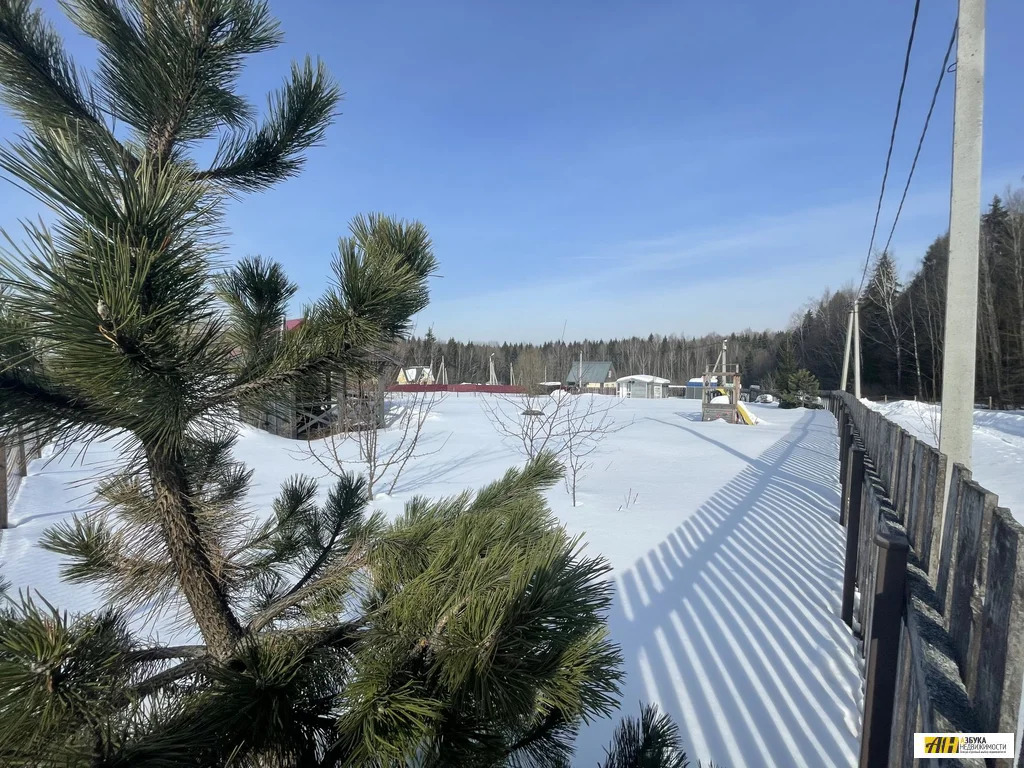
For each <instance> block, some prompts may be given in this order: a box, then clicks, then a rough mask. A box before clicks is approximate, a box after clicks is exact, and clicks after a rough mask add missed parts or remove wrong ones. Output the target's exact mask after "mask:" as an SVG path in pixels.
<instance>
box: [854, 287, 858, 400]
mask: <svg viewBox="0 0 1024 768" xmlns="http://www.w3.org/2000/svg"><path fill="white" fill-rule="evenodd" d="M858 301H860V299H858ZM853 396H854V397H856V398H857V399H858V400H860V305H859V304H854V305H853Z"/></svg>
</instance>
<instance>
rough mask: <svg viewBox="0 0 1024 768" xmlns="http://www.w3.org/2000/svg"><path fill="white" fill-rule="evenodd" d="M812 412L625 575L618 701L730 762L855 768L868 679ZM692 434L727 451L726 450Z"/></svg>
mask: <svg viewBox="0 0 1024 768" xmlns="http://www.w3.org/2000/svg"><path fill="white" fill-rule="evenodd" d="M830 422H831V420H830V419H822V418H821V417H820V416H816V415H815V414H813V413H808V414H807V415H805V416H804V417H803V418H802V419H801V420H800V421H799V422H798V423H797V424H796V425H795V426H794V428H793V429H792V430H791V431H790V432H789V433H788V434H787V435H786V436H785V437H784V438H782V439H781V440H779V441H778V442H776V443H775V444H774V445H772V446H771V447H770V448H769V449H768V450H767V451H766V452H764V453H763V454H762V455H761V456H759V457H756V458H753V459H751V458H750V457H747V456H745V455H743V454H740V453H738V452H735V451H733V452H734V453H736V455H738V456H741V457H742V458H743V459H744V460H746V461H748V463H749V466H748V467H747V468H746V469H744V470H743V471H742V472H741V473H740V474H739V475H737V476H736V477H735V478H733V480H732V481H730V482H729V483H728V484H727V485H726V486H724V487H723V488H722V489H720V490H719V491H718V492H717V493H716V494H715V495H714V496H713V497H712V498H711V499H709V500H708V501H707V502H706V503H704V504H703V505H702V506H701V507H700V508H699V509H698V510H697V512H696V513H695V514H693V515H692V516H691V517H689V518H688V519H687V520H686V521H685V522H684V523H683V524H682V525H680V526H679V527H678V528H677V529H676V530H675V531H674V532H673V533H672V534H671V535H670V536H668V537H667V538H666V540H665V541H663V542H662V543H661V544H660V545H659V546H658V547H656V548H655V549H652V550H651V551H650V552H648V554H647V555H646V556H645V557H644V558H642V559H641V560H639V561H638V562H637V563H636V564H635V565H634V566H633V567H632V568H630V569H629V570H628V571H625V572H622V573H620V574H618V575H617V577H616V600H615V605H614V606H613V608H612V611H611V617H610V625H611V630H612V634H613V637H614V638H615V640H616V641H617V642H619V643H620V644H621V645H622V648H623V653H624V657H625V671H626V674H627V678H626V682H625V689H624V691H623V701H624V702H626V703H629V702H634V701H639V700H653V701H657V702H658V703H659V704H660V705H661V706H662V707H663V708H664V709H665V710H666V711H667V712H668V713H670V714H671V715H672V716H673V718H674V719H675V720H676V721H677V722H678V724H679V726H680V730H681V733H682V737H683V740H684V743H685V744H686V745H687V748H688V751H689V752H690V754H691V756H692V757H694V758H696V757H701V758H705V759H706V758H713V759H714V760H715V761H717V762H719V763H721V764H724V765H727V766H777V765H787V766H794V767H796V766H808V768H811V767H814V768H818V767H819V766H832V765H838V766H847V765H850V764H852V763H853V762H854V760H855V756H856V751H857V739H858V732H859V726H860V722H859V721H860V717H859V706H860V701H861V676H860V672H859V669H858V666H857V662H856V660H855V652H854V650H855V647H854V641H853V639H852V637H851V636H850V633H849V631H848V630H847V629H846V628H845V627H844V626H843V625H842V623H841V621H840V619H839V598H840V590H841V585H842V557H843V541H844V537H843V529H842V528H841V526H840V525H839V522H838V502H839V492H838V472H837V471H836V469H835V467H836V465H837V440H836V435H835V430H834V427H833V426H832V424H831V423H830ZM676 426H678V427H679V428H680V429H683V430H685V431H687V432H692V433H693V434H695V435H698V436H699V437H701V438H703V439H706V440H708V441H709V442H712V443H714V444H715V445H716V446H717V447H719V448H723V449H725V450H729V451H732V449H731V448H730V447H728V446H725V445H723V444H721V443H718V442H717V441H715V440H713V439H711V438H709V437H707V436H706V435H703V434H701V433H699V432H696V431H694V430H691V429H689V428H688V427H685V426H683V425H676Z"/></svg>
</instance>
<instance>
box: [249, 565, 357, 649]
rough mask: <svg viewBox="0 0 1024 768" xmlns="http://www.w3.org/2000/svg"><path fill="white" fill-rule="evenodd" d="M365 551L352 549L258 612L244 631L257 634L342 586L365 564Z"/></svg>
mask: <svg viewBox="0 0 1024 768" xmlns="http://www.w3.org/2000/svg"><path fill="white" fill-rule="evenodd" d="M365 555H366V551H365V549H364V548H361V547H353V548H352V549H350V550H349V551H348V552H347V553H346V554H345V556H344V557H343V558H342V559H341V560H340V561H339V562H338V563H336V564H334V565H332V566H331V568H330V569H328V570H327V572H325V573H324V574H323V575H322V576H320V577H319V578H317V579H314V580H313V581H308V582H306V583H305V584H303V585H302V587H300V588H296V589H291V590H289V591H288V593H286V594H285V595H284V596H283V597H281V598H280V599H279V600H277V601H275V602H274V603H273V604H272V605H270V606H268V607H267V608H265V609H263V610H262V611H260V612H259V613H258V614H256V615H255V616H254V617H253V618H252V619H250V620H249V624H248V625H247V627H246V630H247V631H248V632H250V633H255V632H259V631H260V630H261V629H263V628H264V627H266V626H267V625H268V624H270V623H272V622H273V621H274V619H276V618H277V617H278V616H280V615H281V614H282V613H284V612H285V611H287V610H288V609H289V608H293V607H295V606H297V605H299V604H300V603H302V602H303V601H304V600H307V599H309V598H310V597H312V596H314V595H316V594H317V593H318V592H321V591H323V590H326V589H336V588H337V587H338V586H339V585H341V584H343V583H344V582H345V581H346V580H347V579H348V578H349V577H350V576H351V575H352V574H353V573H355V572H356V571H357V570H358V569H359V568H361V567H363V565H364V564H365Z"/></svg>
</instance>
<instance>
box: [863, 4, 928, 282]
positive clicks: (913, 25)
mask: <svg viewBox="0 0 1024 768" xmlns="http://www.w3.org/2000/svg"><path fill="white" fill-rule="evenodd" d="M920 11H921V0H915V1H914V18H913V20H912V21H911V22H910V36H909V37H908V38H907V53H906V56H905V57H904V59H903V76H902V77H901V78H900V90H899V94H898V95H897V96H896V114H895V115H894V116H893V120H892V132H891V133H890V134H889V151H888V152H886V155H885V171H884V172H883V173H882V188H881V189H880V190H879V192H878V205H877V206H876V207H875V223H874V225H873V226H872V227H871V242H870V243H868V253H867V256H866V257H865V259H864V271H863V273H862V274H861V277H860V287H859V288H858V289H857V298H860V294H861V292H862V291H863V290H864V281H865V280H866V279H867V276H868V268H869V267H870V266H871V251H872V250H873V249H874V247H875V235H876V234H877V233H878V219H879V217H880V216H881V214H882V199H883V198H884V197H885V183H886V181H887V180H888V178H889V165H890V163H891V162H892V149H893V146H894V145H895V144H896V127H897V126H898V125H899V122H900V109H901V108H902V107H903V91H904V89H905V88H906V87H907V72H909V71H910V52H911V50H912V49H913V47H914V33H915V32H916V31H917V17H918V14H919V13H920Z"/></svg>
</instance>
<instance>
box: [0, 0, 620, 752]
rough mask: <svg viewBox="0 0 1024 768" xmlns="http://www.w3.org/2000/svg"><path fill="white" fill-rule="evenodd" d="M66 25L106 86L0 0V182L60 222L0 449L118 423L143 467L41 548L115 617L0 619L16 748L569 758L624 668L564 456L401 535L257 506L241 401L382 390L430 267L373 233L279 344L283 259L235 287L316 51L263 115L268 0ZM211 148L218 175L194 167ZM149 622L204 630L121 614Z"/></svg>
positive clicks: (13, 322) (46, 239)
mask: <svg viewBox="0 0 1024 768" xmlns="http://www.w3.org/2000/svg"><path fill="white" fill-rule="evenodd" d="M63 7H64V8H65V10H66V11H67V12H68V14H69V16H70V18H71V20H72V21H73V22H74V23H75V24H76V25H77V26H78V27H79V29H81V30H82V31H83V32H84V33H85V34H86V35H88V36H90V37H92V38H93V39H94V40H95V42H96V43H97V46H98V51H99V58H98V64H97V69H96V72H95V73H94V74H93V75H92V76H85V75H83V74H81V70H80V69H79V68H78V67H76V66H75V65H74V64H73V62H72V61H71V60H70V59H69V58H68V56H67V54H66V53H65V51H64V48H63V45H62V42H61V40H60V39H59V38H58V36H57V35H56V34H55V33H54V32H53V30H52V28H51V27H50V26H49V25H48V24H47V23H46V22H45V21H44V20H43V18H42V17H41V15H40V14H39V13H38V12H36V11H34V10H33V9H32V7H31V5H30V4H29V2H28V1H27V0H0V98H2V100H3V103H4V104H5V105H6V106H7V107H8V108H9V109H10V110H11V111H12V112H13V113H14V114H15V115H16V116H17V117H18V118H20V120H21V121H22V123H23V126H24V134H23V136H22V137H21V138H20V139H18V140H17V141H16V142H15V143H14V144H12V145H10V146H8V147H6V148H5V149H3V150H0V168H2V169H3V171H4V172H5V173H6V175H7V176H8V177H9V178H10V179H12V180H14V181H15V183H18V184H20V185H21V186H22V187H24V188H25V189H27V190H29V191H30V192H31V193H32V194H34V195H35V196H36V197H37V198H38V199H39V200H40V201H42V202H44V203H45V204H47V205H48V206H49V207H50V208H51V209H52V210H53V212H54V214H55V217H56V223H55V224H54V225H53V226H52V228H46V227H43V226H42V225H30V226H28V227H27V228H26V229H25V232H24V235H23V243H22V244H20V245H17V246H15V245H12V246H11V247H10V248H9V249H8V251H6V252H4V253H2V254H0V286H2V287H3V288H4V289H5V290H6V296H5V300H4V302H3V308H2V311H0V439H3V438H5V437H7V434H8V433H9V432H12V431H13V430H15V429H19V428H20V429H28V430H34V431H36V432H38V433H39V434H40V435H41V436H42V437H43V438H44V439H50V440H56V441H58V442H59V443H60V444H61V445H67V444H69V443H71V442H72V441H84V442H86V443H88V442H89V441H92V440H96V439H98V438H101V437H111V436H112V437H114V438H116V439H119V440H120V441H121V447H122V449H123V453H124V454H125V456H126V457H127V461H126V469H125V470H124V471H121V472H118V473H116V474H113V475H111V476H109V477H107V478H105V479H104V480H103V481H102V482H101V483H100V484H99V487H98V489H97V490H98V495H99V498H100V499H101V501H102V503H103V506H102V508H101V509H100V511H99V512H97V513H94V514H88V515H81V516H77V517H74V518H73V519H72V520H71V521H70V522H68V523H65V524H62V525H58V526H56V527H55V528H53V529H51V530H50V531H49V533H48V534H47V536H46V538H45V541H44V544H45V546H46V547H48V548H49V549H51V550H53V551H55V552H59V553H61V554H62V555H64V556H65V558H66V561H65V566H64V568H63V571H62V573H63V576H64V578H65V579H67V580H68V581H71V582H76V583H77V582H81V583H88V584H91V585H93V586H94V587H97V588H99V589H102V590H103V591H104V593H105V595H106V597H107V599H108V604H109V606H108V608H107V609H105V610H104V611H102V612H100V613H97V614H69V613H66V612H62V611H60V610H59V609H58V608H55V607H51V606H50V605H49V604H47V603H45V602H43V601H42V600H41V599H34V598H33V599H30V598H29V597H27V596H21V597H20V598H16V599H15V602H14V604H13V606H11V607H9V608H7V609H6V610H4V611H3V612H2V614H0V762H2V763H3V764H4V765H12V766H19V765H22V766H27V765H32V766H37V765H61V766H86V765H88V766H119V765H125V766H127V765H131V766H182V765H193V766H213V765H218V766H220V765H237V766H261V767H263V766H300V765H301V766H314V765H319V766H335V765H345V766H359V765H373V766H380V765H387V764H390V765H397V764H401V765H408V764H417V765H421V766H455V765H488V766H491V765H502V764H509V765H512V764H514V765H564V764H565V762H566V759H567V755H568V754H569V751H570V750H571V739H572V736H573V734H574V732H575V730H576V728H577V727H578V725H579V724H580V723H581V722H583V721H585V720H587V719H588V718H591V717H594V716H597V715H601V714H606V713H608V712H609V711H610V709H611V708H612V706H613V703H614V695H615V692H616V687H617V679H618V662H619V657H618V651H617V649H616V648H615V647H614V646H613V645H612V644H611V643H610V642H609V640H608V638H607V632H606V629H605V627H604V623H603V615H604V612H605V611H606V609H607V607H608V604H609V600H610V585H609V582H608V581H607V580H606V579H605V578H604V577H605V575H606V573H607V566H606V565H605V564H604V563H603V561H601V560H599V559H595V558H588V557H584V556H583V554H582V553H581V545H580V541H579V540H578V539H571V538H569V537H568V535H567V534H566V533H565V531H564V529H563V528H562V527H561V526H560V525H558V524H557V522H556V521H555V520H554V519H553V517H552V515H551V513H550V511H549V510H548V509H547V507H546V506H545V503H544V501H543V497H542V495H541V494H542V491H543V490H544V489H545V488H547V487H549V486H551V485H552V484H554V483H555V482H557V480H558V478H559V475H560V469H559V467H558V466H557V465H556V464H555V462H554V461H553V460H552V459H550V457H545V456H541V457H539V458H538V459H537V460H535V461H533V462H531V463H530V464H529V465H527V466H526V467H525V468H523V469H521V470H515V471H510V472H509V473H508V474H507V475H506V476H505V477H504V478H502V479H501V480H499V481H497V482H495V483H493V484H492V485H490V486H488V487H486V488H484V489H483V490H481V491H480V492H479V493H478V494H476V495H475V496H474V495H471V494H468V493H467V494H463V495H461V496H458V497H455V498H451V499H445V500H441V501H436V502H429V501H427V500H424V499H417V500H414V501H412V502H411V503H410V504H409V505H408V507H407V509H406V511H405V514H404V515H403V516H402V517H401V518H399V519H398V520H396V521H394V522H392V523H390V524H388V523H386V522H385V521H384V520H383V519H382V518H381V517H380V516H379V515H375V514H369V513H368V512H367V504H368V499H367V492H366V485H365V482H364V481H363V480H362V479H361V478H358V477H354V476H348V477H346V478H344V479H342V480H341V481H340V482H338V483H337V485H335V486H334V487H332V488H330V489H328V492H327V493H326V495H325V497H322V495H321V494H320V491H319V489H318V488H317V486H316V483H315V482H313V481H312V480H310V479H308V478H302V477H296V478H293V479H292V480H290V481H289V482H288V483H287V484H286V486H285V487H284V488H283V489H282V491H281V494H280V496H279V498H278V499H277V501H276V502H275V503H274V505H273V509H272V510H268V512H269V514H262V515H261V514H257V515H255V516H254V515H253V513H252V511H251V510H249V509H247V508H246V506H245V499H246V497H245V491H246V487H247V484H248V481H249V479H250V477H251V471H250V470H247V469H246V468H245V467H244V466H242V465H240V464H239V463H237V462H236V461H235V460H234V459H233V457H232V446H233V443H234V440H235V428H234V423H235V422H234V420H233V416H234V414H235V413H237V411H238V409H240V408H261V407H264V406H266V404H267V403H268V402H273V401H275V399H277V398H279V397H280V396H281V395H282V393H283V392H284V391H286V390H287V389H288V388H290V387H292V386H294V385H296V384H297V383H301V382H308V381H310V380H316V379H317V378H322V377H326V376H329V375H331V374H334V373H343V374H346V375H348V376H350V378H356V377H360V376H368V375H372V374H373V372H374V371H376V370H378V366H379V364H380V362H381V360H382V359H385V358H386V357H387V350H388V349H389V348H390V346H391V345H392V344H393V343H394V342H395V341H396V340H397V339H400V338H402V337H404V336H406V335H407V334H408V331H409V329H410V318H411V317H412V316H413V315H414V314H415V313H416V312H417V311H419V310H420V309H422V308H423V307H424V306H425V305H426V302H427V278H428V277H429V275H430V274H431V273H432V272H433V271H434V269H435V261H434V256H433V252H432V248H431V245H430V241H429V238H428V236H427V233H426V231H425V229H424V228H423V227H422V225H420V224H418V223H405V222H400V221H395V220H392V219H389V218H387V217H383V216H367V217H359V218H357V219H356V220H355V221H354V222H353V223H352V226H351V234H350V236H347V237H344V238H342V240H341V241H340V243H339V249H338V254H337V257H336V259H335V262H334V265H333V268H334V273H335V274H334V277H335V280H334V285H333V286H332V288H331V289H330V290H329V291H328V292H327V293H326V294H325V295H324V296H323V297H322V298H321V299H319V300H318V301H316V302H314V303H313V304H312V305H311V306H309V307H308V308H307V309H306V310H305V312H304V321H305V322H304V323H303V324H302V325H301V326H300V327H299V328H297V329H295V330H292V331H288V332H283V331H282V329H281V325H282V320H283V319H284V317H285V309H286V306H287V304H288V302H289V301H290V300H291V299H292V297H293V296H294V293H295V286H294V285H293V284H291V283H290V282H289V281H288V280H287V278H286V276H285V275H284V273H283V270H281V268H280V267H279V266H278V265H276V264H274V263H272V262H269V261H266V260H263V259H256V258H254V259H247V260H245V261H242V262H241V263H240V264H238V265H237V266H236V267H234V268H232V269H231V270H229V271H228V272H227V273H217V272H216V270H215V267H214V265H215V260H216V259H217V257H218V256H219V255H220V254H219V251H218V248H217V234H218V232H219V231H220V229H221V227H222V220H221V217H220V212H221V203H222V202H223V201H224V199H225V198H226V197H227V196H241V195H244V194H245V193H248V192H254V191H259V190H262V189H266V188H268V187H270V186H272V185H273V184H275V183H276V182H279V181H280V180H282V179H284V178H287V177H289V176H291V175H293V174H295V173H296V172H298V170H299V169H300V168H301V166H302V163H303V158H304V154H305V152H306V150H308V149H309V148H310V147H312V146H313V145H314V144H317V143H318V142H319V141H320V140H321V139H322V138H323V136H324V133H325V130H326V128H327V126H328V125H329V123H330V121H331V119H332V116H333V114H334V110H335V105H336V103H337V99H338V90H337V87H336V86H335V85H334V83H333V82H332V80H331V79H330V77H329V76H328V74H327V73H326V71H325V70H324V68H323V67H322V66H321V65H319V64H316V63H313V62H312V61H309V60H307V61H306V62H305V63H303V64H300V65H297V66H295V67H293V69H292V73H291V76H290V78H289V79H288V80H287V81H286V83H285V85H284V86H283V87H282V89H281V90H279V91H278V92H276V93H275V94H273V95H272V96H271V97H270V99H269V105H268V109H267V114H266V116H265V117H264V118H263V121H262V123H260V124H259V125H255V124H254V117H253V110H252V108H251V107H250V105H248V104H247V103H246V102H245V101H244V100H243V99H242V98H240V97H239V96H238V95H237V94H236V92H235V90H234V86H235V82H236V79H237V76H238V74H239V72H240V70H241V66H242V63H243V61H244V60H245V58H246V57H247V56H248V55H250V54H253V53H257V52H260V51H265V50H268V49H270V48H272V47H273V46H275V45H276V44H277V42H278V41H279V39H280V35H279V31H278V28H277V25H276V23H275V22H274V21H273V19H272V18H271V17H270V16H269V13H268V10H267V6H266V4H265V3H264V2H259V1H258V0H161V2H155V1H154V0H120V1H118V0H67V2H65V3H63ZM218 137H219V142H220V143H219V148H218V150H217V153H216V157H215V159H214V161H213V164H212V165H211V166H209V167H202V166H201V165H200V164H199V162H198V161H197V160H196V159H195V158H194V154H193V153H192V152H191V150H193V149H194V147H195V146H196V145H197V144H199V143H200V142H203V141H206V140H214V139H218ZM152 606H159V607H160V608H161V609H162V610H164V611H167V612H169V613H170V614H171V615H172V616H173V617H174V618H175V619H176V620H177V623H178V625H179V627H180V630H181V635H182V636H183V637H184V638H185V639H186V641H187V642H188V643H189V644H187V645H168V644H166V643H165V642H160V641H158V640H156V639H154V638H150V637H147V636H146V635H145V633H144V630H142V629H139V627H138V626H136V625H135V624H133V623H132V622H131V621H130V620H129V617H130V616H133V615H138V614H140V613H142V614H145V613H146V612H147V611H150V610H151V608H152Z"/></svg>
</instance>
